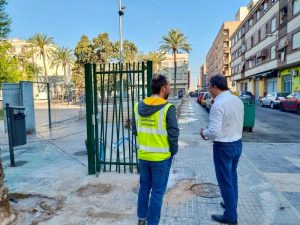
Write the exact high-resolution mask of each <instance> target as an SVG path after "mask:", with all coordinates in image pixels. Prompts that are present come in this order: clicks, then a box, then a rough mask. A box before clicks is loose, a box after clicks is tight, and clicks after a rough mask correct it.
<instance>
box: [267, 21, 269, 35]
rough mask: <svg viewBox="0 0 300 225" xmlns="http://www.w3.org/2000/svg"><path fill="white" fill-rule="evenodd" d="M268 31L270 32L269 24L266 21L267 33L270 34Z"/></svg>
mask: <svg viewBox="0 0 300 225" xmlns="http://www.w3.org/2000/svg"><path fill="white" fill-rule="evenodd" d="M268 33H269V24H268V23H266V34H268Z"/></svg>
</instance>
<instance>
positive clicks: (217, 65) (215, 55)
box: [206, 21, 240, 87]
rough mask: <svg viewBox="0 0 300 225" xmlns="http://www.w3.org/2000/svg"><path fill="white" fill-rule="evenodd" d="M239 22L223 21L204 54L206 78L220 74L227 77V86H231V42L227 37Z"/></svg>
mask: <svg viewBox="0 0 300 225" xmlns="http://www.w3.org/2000/svg"><path fill="white" fill-rule="evenodd" d="M239 24H240V21H233V22H224V23H223V25H222V27H221V29H220V30H219V33H218V35H217V37H216V39H215V40H214V42H213V45H212V47H211V48H210V50H209V52H208V54H207V56H206V69H207V79H210V77H211V76H213V75H216V74H222V75H224V76H225V77H227V83H228V85H229V87H232V85H231V79H230V76H231V68H230V60H231V55H230V47H231V43H230V38H229V37H230V36H231V35H232V34H233V32H234V31H235V29H236V28H237V27H238V26H239Z"/></svg>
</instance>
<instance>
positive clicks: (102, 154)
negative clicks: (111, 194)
mask: <svg viewBox="0 0 300 225" xmlns="http://www.w3.org/2000/svg"><path fill="white" fill-rule="evenodd" d="M103 67H104V68H105V64H101V65H100V87H101V89H100V91H101V92H100V93H101V136H100V162H102V161H103V164H104V165H105V159H104V152H105V146H104V138H105V135H104V90H105V87H104V77H105V73H104V70H105V69H103ZM100 169H101V168H100Z"/></svg>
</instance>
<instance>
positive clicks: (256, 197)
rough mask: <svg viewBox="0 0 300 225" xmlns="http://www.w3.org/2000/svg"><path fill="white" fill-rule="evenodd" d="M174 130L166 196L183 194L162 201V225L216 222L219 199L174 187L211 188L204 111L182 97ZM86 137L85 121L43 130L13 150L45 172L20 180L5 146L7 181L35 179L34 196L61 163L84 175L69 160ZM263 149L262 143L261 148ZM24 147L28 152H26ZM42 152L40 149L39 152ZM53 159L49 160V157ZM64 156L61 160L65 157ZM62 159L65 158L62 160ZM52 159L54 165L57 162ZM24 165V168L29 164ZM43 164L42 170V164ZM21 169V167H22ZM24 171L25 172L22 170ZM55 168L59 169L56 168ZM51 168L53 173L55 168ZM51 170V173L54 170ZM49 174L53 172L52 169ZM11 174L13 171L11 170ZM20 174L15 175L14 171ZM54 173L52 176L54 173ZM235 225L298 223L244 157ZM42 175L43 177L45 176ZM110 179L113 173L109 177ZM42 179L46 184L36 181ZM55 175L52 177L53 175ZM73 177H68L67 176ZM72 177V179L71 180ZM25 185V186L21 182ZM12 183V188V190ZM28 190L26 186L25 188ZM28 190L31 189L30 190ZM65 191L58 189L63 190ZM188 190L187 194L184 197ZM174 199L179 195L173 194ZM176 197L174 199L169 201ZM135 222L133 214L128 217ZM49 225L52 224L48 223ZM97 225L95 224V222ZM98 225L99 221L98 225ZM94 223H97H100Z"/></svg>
mask: <svg viewBox="0 0 300 225" xmlns="http://www.w3.org/2000/svg"><path fill="white" fill-rule="evenodd" d="M179 115H180V118H179V126H180V131H181V132H180V133H181V134H180V150H179V153H178V154H177V156H176V158H175V159H174V163H173V166H172V169H171V175H170V181H169V184H168V193H167V194H166V196H168V195H169V196H171V197H172V195H170V193H171V191H172V190H179V191H182V193H181V192H179V197H180V194H181V195H182V196H181V198H178V199H179V201H178V203H177V204H171V203H169V202H168V201H166V199H165V201H164V206H163V210H162V219H161V224H162V225H201V224H203V225H204V224H205V225H209V224H216V223H215V222H213V221H212V220H211V219H210V215H211V214H212V213H222V209H221V207H220V206H219V202H220V201H221V199H220V198H203V197H197V196H195V195H193V194H191V192H190V191H189V190H188V188H184V189H182V190H180V189H178V184H179V183H180V182H182V181H189V182H191V183H193V184H199V183H213V184H216V183H217V182H216V179H215V173H214V167H213V161H212V144H211V143H210V142H208V141H202V140H200V137H199V128H201V127H206V126H207V113H206V112H205V111H204V109H202V108H201V107H200V106H199V105H198V104H196V103H195V102H194V99H190V98H189V99H185V100H184V102H183V105H182V107H181V111H180V113H179ZM84 138H85V124H84V121H81V122H79V121H77V122H76V123H71V122H69V121H66V122H63V123H61V124H57V125H56V126H55V127H54V128H53V129H52V131H47V129H46V127H45V128H44V129H42V131H41V132H40V133H39V134H38V135H37V136H33V137H32V141H31V143H30V144H28V145H26V146H23V147H22V148H20V149H18V148H16V151H19V155H20V156H19V157H20V158H21V157H22V156H24V157H25V155H26V154H29V155H28V156H27V158H28V157H39V159H40V161H39V162H38V163H36V165H35V164H33V163H31V164H30V165H34V168H39V167H41V168H44V167H45V164H46V165H48V167H46V169H43V170H41V171H37V173H36V174H35V175H34V176H33V173H32V172H30V173H29V172H26V173H24V171H23V175H22V177H23V178H22V177H20V175H18V174H20V172H21V171H22V170H23V169H22V167H18V169H16V170H12V169H8V168H7V164H8V161H9V158H8V152H7V148H6V147H7V146H4V149H6V150H5V151H4V152H3V154H2V156H3V160H4V161H5V165H6V168H5V169H7V170H6V171H7V178H8V179H9V178H13V177H15V178H16V180H20V179H21V181H22V179H23V180H24V179H27V178H28V177H29V178H30V179H31V176H32V177H36V176H37V180H36V184H37V186H36V187H35V188H34V189H35V190H37V191H38V193H44V192H47V188H46V187H49V188H50V187H52V186H51V185H50V184H51V183H52V182H53V181H57V180H56V179H57V178H53V179H52V176H49V177H48V174H42V171H48V172H49V169H47V168H51V167H52V169H51V171H52V172H51V174H53V175H55V174H56V173H57V171H56V170H59V169H60V168H59V166H58V165H57V164H61V163H64V165H66V166H67V165H68V166H67V167H68V168H69V169H70V170H73V168H75V169H76V168H80V169H78V170H75V171H80V173H78V172H76V173H78V175H77V176H74V177H78V179H79V177H80V176H85V175H83V174H85V173H86V170H87V168H86V165H83V164H85V163H86V158H85V157H81V158H80V159H77V158H75V157H74V156H73V152H76V151H80V150H84ZM260 146H261V148H263V147H262V146H263V145H260ZM244 147H245V148H248V149H249V148H251V147H253V143H244ZM26 148H28V149H29V150H30V151H28V152H27V153H26V151H27V150H26ZM41 148H42V149H41ZM52 158H53V159H52ZM64 158H66V159H64ZM58 159H59V160H58ZM63 159H64V160H63ZM56 161H57V162H56ZM30 165H29V163H28V164H26V166H27V167H29V166H30ZM42 165H43V166H42ZM26 166H25V167H26ZM27 167H26V168H27ZM56 167H58V168H56ZM55 168H56V169H55ZM54 169H55V170H54ZM53 170H54V171H53ZM14 171H15V172H14ZM18 171H19V172H18ZM55 171H56V172H55ZM238 171H239V196H240V197H239V208H238V213H239V224H242V225H276V224H278V225H279V224H280V225H300V216H299V212H298V211H297V210H296V209H295V208H294V207H293V206H292V205H291V204H290V202H289V201H287V199H286V198H285V197H286V196H284V195H283V194H282V193H281V192H279V191H278V190H277V189H276V188H275V187H274V186H273V185H272V184H271V183H270V181H269V180H268V179H267V178H266V177H265V175H264V174H263V173H261V172H260V171H259V170H258V169H257V167H255V166H254V165H253V164H252V162H251V161H250V160H249V159H248V158H247V157H246V156H245V155H243V156H242V157H241V161H240V164H239V168H238ZM48 172H47V173H48ZM112 175H113V174H112ZM43 176H46V177H47V180H46V181H45V180H41V178H42V177H43ZM53 177H54V176H53ZM70 177H72V176H70ZM70 179H71V178H70ZM42 181H43V182H50V183H49V185H46V186H44V183H43V182H42ZM25 183H26V182H25ZM14 185H17V186H16V187H15V188H14ZM8 186H9V187H10V190H14V191H18V190H20V191H21V190H23V189H24V188H25V189H26V188H27V186H25V187H24V186H23V187H22V186H18V183H13V182H10V183H9V185H8ZM28 188H30V187H29V186H28ZM31 188H32V187H31ZM64 191H66V190H63V191H62V192H64ZM188 192H189V193H188ZM177 197H178V196H177ZM174 198H175V197H174ZM128 204H133V205H135V204H136V196H135V197H134V198H132V199H131V200H130V202H128ZM132 217H133V218H134V217H135V216H134V215H132ZM49 224H51V223H49ZM94 224H96V223H94ZM97 224H98V223H97ZM99 224H103V223H101V221H99ZM113 224H115V225H117V224H118V225H125V224H126V225H127V224H128V225H129V224H130V225H132V224H135V222H134V221H131V222H130V223H127V222H126V223H124V222H121V221H120V222H115V223H113Z"/></svg>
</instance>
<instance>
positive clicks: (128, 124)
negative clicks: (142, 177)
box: [125, 63, 132, 173]
mask: <svg viewBox="0 0 300 225" xmlns="http://www.w3.org/2000/svg"><path fill="white" fill-rule="evenodd" d="M125 69H126V71H127V72H126V90H127V93H126V94H127V121H126V122H127V126H128V127H127V129H128V131H127V135H128V162H129V171H130V172H131V173H132V166H131V164H130V163H131V161H130V156H131V144H130V140H131V138H130V128H131V125H130V124H131V121H132V120H131V119H130V100H129V77H128V74H129V73H128V63H126V67H125Z"/></svg>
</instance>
